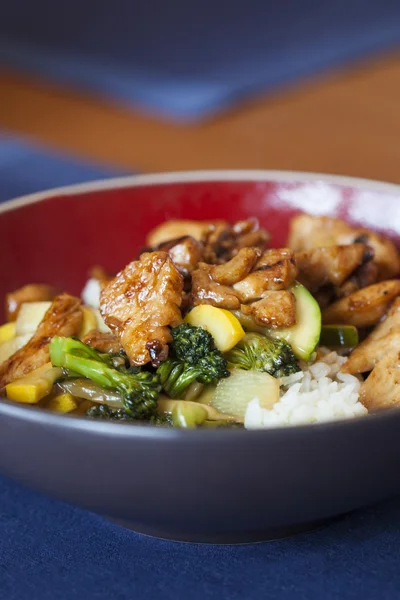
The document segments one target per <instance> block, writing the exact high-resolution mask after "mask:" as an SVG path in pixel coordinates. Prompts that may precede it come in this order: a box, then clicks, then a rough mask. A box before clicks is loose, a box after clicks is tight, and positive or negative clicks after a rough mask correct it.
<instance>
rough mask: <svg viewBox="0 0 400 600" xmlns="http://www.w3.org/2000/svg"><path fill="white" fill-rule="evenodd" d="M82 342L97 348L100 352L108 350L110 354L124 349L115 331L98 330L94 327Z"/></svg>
mask: <svg viewBox="0 0 400 600" xmlns="http://www.w3.org/2000/svg"><path fill="white" fill-rule="evenodd" d="M82 342H84V343H85V344H88V346H92V348H96V350H98V351H99V352H107V353H110V354H118V352H121V350H123V348H122V346H121V342H120V341H119V339H118V338H117V336H116V335H114V334H113V333H108V332H102V331H98V330H97V329H93V330H92V331H89V333H87V334H86V335H85V337H84V338H83V339H82Z"/></svg>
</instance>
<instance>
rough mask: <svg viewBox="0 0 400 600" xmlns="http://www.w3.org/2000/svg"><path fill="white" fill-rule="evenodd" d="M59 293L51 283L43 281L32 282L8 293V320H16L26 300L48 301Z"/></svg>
mask: <svg viewBox="0 0 400 600" xmlns="http://www.w3.org/2000/svg"><path fill="white" fill-rule="evenodd" d="M56 294H57V292H56V290H55V288H54V287H53V286H51V285H44V284H42V283H30V284H28V285H24V287H21V288H19V289H18V290H15V291H14V292H11V293H10V294H7V295H6V317H7V321H15V319H16V318H17V316H18V313H19V309H20V308H21V305H22V304H24V303H25V302H42V301H44V302H47V301H49V300H53V298H54V296H55V295H56Z"/></svg>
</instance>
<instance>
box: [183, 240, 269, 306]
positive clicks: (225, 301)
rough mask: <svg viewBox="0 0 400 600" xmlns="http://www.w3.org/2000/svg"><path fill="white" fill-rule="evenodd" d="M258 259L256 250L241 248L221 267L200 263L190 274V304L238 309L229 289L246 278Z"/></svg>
mask: <svg viewBox="0 0 400 600" xmlns="http://www.w3.org/2000/svg"><path fill="white" fill-rule="evenodd" d="M259 257H260V251H259V250H258V249H257V248H242V249H241V250H239V252H238V254H237V255H236V256H234V257H233V258H232V259H231V260H230V261H228V262H226V263H224V264H221V265H208V264H206V263H200V264H199V268H198V269H196V271H194V272H193V273H192V294H191V299H190V301H191V303H192V304H193V305H194V306H196V305H197V304H212V305H213V306H217V307H218V308H226V309H228V310H235V309H238V308H239V307H240V302H239V299H238V296H237V294H236V292H235V291H234V290H233V289H232V287H229V286H231V285H233V284H234V283H236V282H237V281H240V279H242V278H244V277H246V275H247V274H248V273H250V271H251V270H252V268H253V267H254V265H255V264H256V262H257V260H258V259H259Z"/></svg>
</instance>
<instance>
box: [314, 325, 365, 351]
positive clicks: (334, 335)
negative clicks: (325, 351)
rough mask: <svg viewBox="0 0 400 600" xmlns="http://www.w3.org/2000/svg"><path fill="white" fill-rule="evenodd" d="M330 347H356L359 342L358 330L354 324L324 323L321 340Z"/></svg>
mask: <svg viewBox="0 0 400 600" xmlns="http://www.w3.org/2000/svg"><path fill="white" fill-rule="evenodd" d="M319 343H320V344H321V346H328V348H354V346H357V344H358V331H357V328H356V327H354V326H353V325H323V327H322V329H321V337H320V340H319Z"/></svg>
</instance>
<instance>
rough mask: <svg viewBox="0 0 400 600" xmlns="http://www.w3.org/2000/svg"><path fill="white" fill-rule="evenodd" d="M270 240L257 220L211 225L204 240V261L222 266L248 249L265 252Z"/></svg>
mask: <svg viewBox="0 0 400 600" xmlns="http://www.w3.org/2000/svg"><path fill="white" fill-rule="evenodd" d="M268 239H269V234H268V232H267V231H265V229H261V228H260V227H259V223H258V220H257V219H247V220H246V221H238V222H237V223H235V224H234V225H230V224H229V223H225V224H214V225H210V226H209V228H208V230H207V231H206V233H205V234H204V236H203V238H202V240H201V241H202V244H203V247H204V260H205V262H207V263H209V264H222V263H224V262H227V261H228V260H231V258H233V257H234V256H235V255H236V254H237V253H238V252H239V251H240V250H241V249H243V248H247V247H253V248H258V249H259V250H264V248H265V244H266V242H267V241H268Z"/></svg>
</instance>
